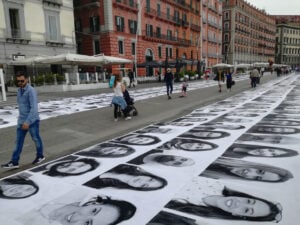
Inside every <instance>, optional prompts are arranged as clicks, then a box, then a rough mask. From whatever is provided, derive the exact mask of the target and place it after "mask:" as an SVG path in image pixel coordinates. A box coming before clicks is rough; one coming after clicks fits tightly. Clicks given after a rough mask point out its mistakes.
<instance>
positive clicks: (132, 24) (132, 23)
mask: <svg viewBox="0 0 300 225" xmlns="http://www.w3.org/2000/svg"><path fill="white" fill-rule="evenodd" d="M128 26H129V32H130V33H131V34H136V31H137V22H136V21H135V20H128Z"/></svg>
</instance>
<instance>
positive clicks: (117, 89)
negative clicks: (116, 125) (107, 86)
mask: <svg viewBox="0 0 300 225" xmlns="http://www.w3.org/2000/svg"><path fill="white" fill-rule="evenodd" d="M113 90H114V96H113V99H112V101H111V103H112V104H113V105H114V118H115V122H116V121H118V108H119V107H120V108H121V110H122V112H123V113H124V116H125V120H130V119H131V117H130V116H129V111H130V108H129V107H128V105H127V103H126V101H125V99H124V97H123V93H124V92H125V91H126V87H125V85H124V84H122V77H121V75H119V74H117V75H115V81H114V85H113Z"/></svg>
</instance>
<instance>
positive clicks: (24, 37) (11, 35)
mask: <svg viewBox="0 0 300 225" xmlns="http://www.w3.org/2000/svg"><path fill="white" fill-rule="evenodd" d="M5 38H6V40H7V41H14V42H22V43H23V42H25V43H28V42H29V41H30V40H31V32H30V31H22V30H21V29H11V30H10V31H8V30H6V34H5Z"/></svg>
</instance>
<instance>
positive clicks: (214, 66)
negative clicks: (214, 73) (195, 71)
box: [212, 63, 234, 69]
mask: <svg viewBox="0 0 300 225" xmlns="http://www.w3.org/2000/svg"><path fill="white" fill-rule="evenodd" d="M233 67H234V66H233V65H231V64H226V63H219V64H216V65H213V66H212V68H213V69H229V68H233Z"/></svg>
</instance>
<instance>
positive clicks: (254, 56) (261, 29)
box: [222, 0, 276, 64]
mask: <svg viewBox="0 0 300 225" xmlns="http://www.w3.org/2000/svg"><path fill="white" fill-rule="evenodd" d="M275 38H276V24H275V19H274V17H272V16H271V15H268V14H266V12H265V11H264V10H260V9H258V8H256V7H254V6H252V5H251V4H249V3H247V2H246V1H243V0H239V1H237V0H226V1H224V2H223V49H222V52H223V55H224V62H227V63H230V64H234V63H254V62H267V61H268V60H269V59H270V60H273V61H274V57H275Z"/></svg>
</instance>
